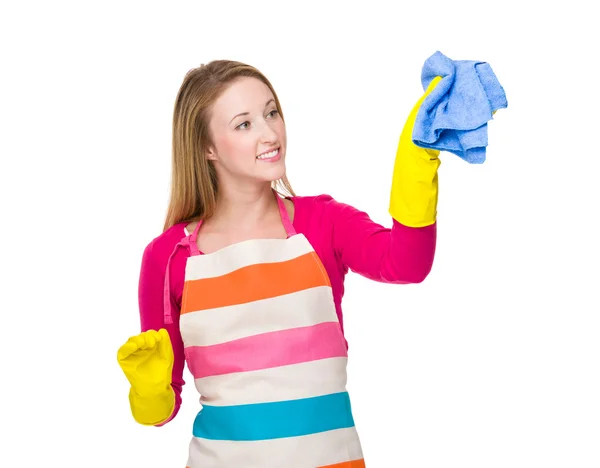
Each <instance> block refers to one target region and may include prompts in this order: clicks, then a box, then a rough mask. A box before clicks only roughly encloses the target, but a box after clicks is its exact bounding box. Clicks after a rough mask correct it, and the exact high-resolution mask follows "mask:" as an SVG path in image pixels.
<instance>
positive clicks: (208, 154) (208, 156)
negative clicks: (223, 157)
mask: <svg viewBox="0 0 600 468" xmlns="http://www.w3.org/2000/svg"><path fill="white" fill-rule="evenodd" d="M206 159H208V160H209V161H216V160H217V154H216V152H215V150H214V148H208V149H207V150H206Z"/></svg>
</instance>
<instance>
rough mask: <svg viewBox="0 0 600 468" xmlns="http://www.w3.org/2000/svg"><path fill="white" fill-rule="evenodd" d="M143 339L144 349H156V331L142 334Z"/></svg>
mask: <svg viewBox="0 0 600 468" xmlns="http://www.w3.org/2000/svg"><path fill="white" fill-rule="evenodd" d="M144 338H145V340H146V348H145V349H152V348H154V347H156V342H157V341H158V339H159V338H158V333H157V332H156V330H148V331H147V332H146V333H144Z"/></svg>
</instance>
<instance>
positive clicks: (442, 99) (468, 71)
mask: <svg viewBox="0 0 600 468" xmlns="http://www.w3.org/2000/svg"><path fill="white" fill-rule="evenodd" d="M436 76H441V77H442V79H441V80H440V82H439V83H438V84H437V86H436V87H435V88H434V89H433V91H431V93H430V94H429V95H428V96H427V97H426V98H425V99H424V100H423V103H422V105H421V107H420V109H419V112H418V113H417V118H416V120H415V125H414V128H413V135H412V139H413V143H414V144H415V145H417V146H420V147H423V148H431V149H436V150H440V151H448V152H450V153H454V154H456V155H458V156H460V157H461V158H462V159H464V160H465V161H467V162H468V163H471V164H481V163H483V162H484V161H485V148H486V146H487V144H488V134H487V122H488V121H489V120H491V119H492V118H493V117H492V112H494V111H496V110H498V109H501V108H506V107H507V106H508V102H507V101H506V94H505V93H504V89H503V88H502V86H501V85H500V83H499V82H498V79H497V78H496V75H495V74H494V72H493V71H492V67H490V65H489V64H488V63H487V62H478V61H474V60H451V59H449V58H448V57H446V56H445V55H444V54H442V53H441V52H439V51H437V52H436V53H435V54H433V55H432V56H431V57H429V58H428V59H427V60H426V61H425V64H424V65H423V70H422V72H421V83H422V85H423V89H424V90H426V89H427V87H428V86H429V83H430V82H431V80H433V79H434V78H435V77H436Z"/></svg>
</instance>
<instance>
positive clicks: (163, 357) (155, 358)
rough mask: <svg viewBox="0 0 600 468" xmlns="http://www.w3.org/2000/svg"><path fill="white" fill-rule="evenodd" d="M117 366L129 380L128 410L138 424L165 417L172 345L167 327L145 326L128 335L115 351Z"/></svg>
mask: <svg viewBox="0 0 600 468" xmlns="http://www.w3.org/2000/svg"><path fill="white" fill-rule="evenodd" d="M117 360H118V362H119V366H121V369H122V370H123V373H124V374H125V377H127V380H128V381H129V383H130V384H131V390H130V392H129V400H130V404H131V411H132V414H133V416H134V418H135V420H136V421H138V422H139V423H140V424H146V425H154V424H158V423H160V422H163V421H164V420H166V419H167V418H168V417H169V416H170V414H171V412H172V410H173V407H174V404H175V394H174V392H173V389H172V388H171V378H172V372H173V361H174V356H173V348H172V346H171V340H170V338H169V334H168V332H167V330H165V329H164V328H161V329H160V330H159V331H156V330H148V331H146V332H142V333H140V334H139V335H136V336H132V337H131V338H129V339H128V340H127V342H126V343H125V344H124V345H123V346H121V347H120V348H119V351H118V352H117Z"/></svg>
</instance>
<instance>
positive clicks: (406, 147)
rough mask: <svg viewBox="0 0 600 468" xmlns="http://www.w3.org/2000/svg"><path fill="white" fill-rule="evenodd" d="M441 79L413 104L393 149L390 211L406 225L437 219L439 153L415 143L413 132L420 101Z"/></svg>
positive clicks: (420, 224)
mask: <svg viewBox="0 0 600 468" xmlns="http://www.w3.org/2000/svg"><path fill="white" fill-rule="evenodd" d="M441 79H442V77H440V76H437V77H435V78H434V79H433V80H432V81H431V83H430V84H429V86H428V88H427V90H426V91H425V93H424V94H423V96H421V98H420V99H419V100H418V101H417V103H416V104H415V106H414V107H413V109H412V111H411V112H410V114H409V116H408V118H407V119H406V123H405V124H404V128H403V129H402V133H401V135H400V141H399V143H398V149H397V151H396V161H395V164H394V174H393V177H392V191H391V195H390V210H389V211H390V214H391V215H392V217H393V218H394V219H395V220H396V221H398V222H399V223H401V224H404V225H405V226H410V227H424V226H428V225H430V224H433V223H435V220H436V215H437V211H436V209H437V199H438V179H437V170H438V167H439V166H440V160H439V159H438V156H439V154H440V152H439V151H437V150H432V149H427V148H421V147H419V146H417V145H415V144H414V143H413V141H412V134H413V129H414V125H415V121H416V119H417V113H418V112H419V109H420V108H421V104H422V103H423V101H424V100H425V98H426V97H427V95H428V94H429V93H430V92H431V91H432V90H433V89H434V88H435V87H436V86H437V84H438V83H439V82H440V81H441Z"/></svg>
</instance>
